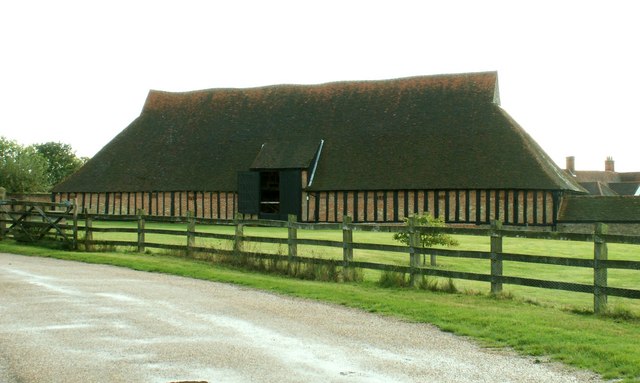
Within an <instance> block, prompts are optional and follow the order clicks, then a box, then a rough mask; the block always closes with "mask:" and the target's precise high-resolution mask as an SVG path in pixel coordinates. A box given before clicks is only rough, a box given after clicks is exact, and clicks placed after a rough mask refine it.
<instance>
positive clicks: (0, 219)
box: [0, 186, 7, 241]
mask: <svg viewBox="0 0 640 383" xmlns="http://www.w3.org/2000/svg"><path fill="white" fill-rule="evenodd" d="M6 199H7V189H5V188H3V187H2V186H0V201H4V200H6ZM5 219H6V217H5V214H4V208H2V210H0V241H2V239H3V238H4V231H5V230H6V229H7V223H6V222H4V220H5Z"/></svg>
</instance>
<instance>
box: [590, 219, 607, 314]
mask: <svg viewBox="0 0 640 383" xmlns="http://www.w3.org/2000/svg"><path fill="white" fill-rule="evenodd" d="M607 232H608V227H607V225H605V224H604V223H596V226H595V235H594V236H593V311H594V312H595V313H596V314H601V313H603V312H605V311H606V310H607V266H606V265H605V264H603V262H602V261H606V260H607V259H608V250H607V241H606V239H605V237H604V235H606V234H607Z"/></svg>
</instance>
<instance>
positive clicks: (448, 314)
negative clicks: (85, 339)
mask: <svg viewBox="0 0 640 383" xmlns="http://www.w3.org/2000/svg"><path fill="white" fill-rule="evenodd" d="M110 225H111V224H110ZM147 227H150V225H147ZM171 227H172V228H174V229H175V225H171ZM198 230H204V227H203V226H199V227H198ZM206 230H220V228H216V229H214V228H207V229H206ZM223 230H229V233H231V231H232V230H233V229H232V228H224V229H223ZM254 230H255V231H254ZM281 231H282V233H279V230H277V229H257V228H247V229H246V234H247V235H269V236H273V235H274V233H273V232H277V233H276V235H285V233H286V231H284V230H281ZM299 234H300V235H299V237H300V238H302V237H304V236H307V235H309V236H313V237H314V238H322V239H340V238H341V233H340V232H318V231H316V232H313V233H299ZM109 235H111V234H109ZM367 236H372V238H373V239H375V240H377V241H388V242H381V243H392V240H391V239H390V234H389V233H385V234H382V233H356V235H354V240H355V241H362V242H364V241H366V240H368V239H367V238H366V237H367ZM385 237H387V238H388V239H385ZM101 239H102V238H101ZM114 239H115V238H114ZM373 239H372V240H373ZM459 239H460V240H461V247H469V246H470V247H474V248H478V247H480V246H485V247H487V248H488V238H481V237H471V238H469V239H467V238H466V237H460V238H459ZM182 240H184V238H182V239H181V240H180V241H178V242H177V243H182ZM484 242H486V243H484ZM552 242H557V241H552ZM558 244H559V246H560V245H563V246H560V247H559V248H557V249H555V248H554V249H552V250H553V255H563V256H569V255H572V256H573V251H572V250H571V249H572V248H574V247H575V248H576V255H577V256H581V257H582V256H584V257H587V255H588V252H589V244H586V246H585V247H584V249H580V248H579V246H578V244H572V243H564V242H558ZM529 245H531V246H538V245H539V244H528V243H527V242H523V241H521V240H513V243H511V240H505V251H509V252H516V250H514V249H520V250H522V251H527V250H530V249H529V247H528V246H529ZM476 246H478V247H476ZM564 246H567V247H566V248H565V247H564ZM612 247H613V246H612ZM337 250H338V253H337V254H338V255H337V256H336V258H339V257H341V249H337ZM0 251H1V252H9V253H15V254H25V255H34V256H45V257H55V258H60V259H68V260H75V261H82V262H90V263H102V264H111V265H116V266H122V267H128V268H132V269H136V270H142V271H150V272H162V273H167V274H175V275H181V276H186V277H191V278H198V279H204V280H210V281H218V282H225V283H235V284H240V285H244V286H250V287H254V288H258V289H263V290H268V291H273V292H276V293H281V294H287V295H293V296H298V297H303V298H309V299H316V300H322V301H326V302H332V303H336V304H340V305H345V306H349V307H354V308H358V309H362V310H366V311H369V312H372V313H378V314H381V315H391V316H396V317H399V318H403V319H405V320H408V321H415V322H424V323H432V324H434V325H436V326H438V327H439V328H441V329H442V330H444V331H449V332H453V333H455V334H458V335H464V336H469V337H471V338H474V339H476V340H478V341H479V342H481V343H482V344H483V345H485V346H487V347H508V348H512V349H514V350H516V351H518V352H520V353H522V354H526V355H532V356H535V357H536V358H538V360H540V362H544V361H545V360H547V359H550V360H554V361H560V362H563V363H566V364H568V365H571V366H574V367H577V368H581V369H589V370H592V371H595V372H597V373H599V374H601V375H603V377H604V378H605V379H619V380H620V381H623V382H640V347H639V346H638V345H640V319H638V317H637V316H633V315H627V316H624V315H623V316H607V315H603V316H596V315H592V314H590V313H587V312H585V311H583V310H580V309H579V307H580V305H579V303H580V302H579V299H578V298H576V296H580V295H581V294H574V293H571V294H569V293H567V297H566V298H562V299H560V300H558V298H557V297H553V298H552V299H549V301H548V302H547V300H545V299H544V298H545V295H546V296H555V295H560V292H557V291H555V290H543V289H529V290H530V291H529V290H526V291H524V290H523V292H522V293H523V295H522V297H525V298H526V299H521V298H520V296H521V295H520V294H521V292H520V291H519V290H518V289H516V288H515V287H514V288H513V289H514V290H513V291H514V292H513V293H511V287H509V288H508V289H507V291H508V292H509V293H511V294H509V293H507V294H505V295H503V296H498V297H494V296H490V295H488V294H485V293H484V292H486V291H488V285H487V284H486V283H485V284H482V288H481V289H477V290H469V291H468V292H467V293H455V294H451V293H440V292H430V291H422V290H413V289H389V288H387V289H385V288H380V287H378V286H377V285H376V283H375V280H374V278H373V277H372V276H369V278H367V279H366V280H365V281H364V282H362V283H353V284H352V283H340V284H337V283H323V282H312V281H301V280H296V279H292V278H285V277H278V276H273V275H265V274H257V273H252V272H247V271H243V270H237V269H233V268H229V267H225V266H221V265H212V264H210V263H206V262H202V261H195V260H190V259H184V258H179V257H174V256H167V255H162V254H160V253H155V252H152V253H151V254H138V253H127V252H104V253H99V252H96V253H88V252H71V251H62V250H56V249H49V248H44V247H38V246H25V245H21V244H16V243H15V242H13V241H9V240H5V241H2V242H0ZM531 251H532V252H538V251H550V250H544V249H543V250H539V249H536V250H531ZM636 252H637V248H632V249H627V247H625V246H622V247H621V249H619V250H618V249H616V251H615V252H614V251H613V248H612V249H610V253H613V254H610V257H611V258H614V257H623V258H624V257H636V259H637V255H635V254H637V253H636ZM614 254H615V255H614ZM549 255H552V254H549ZM328 256H333V255H332V254H329V255H328ZM388 256H389V255H388ZM398 256H399V255H396V257H398ZM367 257H377V256H376V255H375V254H368V253H367V252H364V251H362V252H356V254H355V259H356V260H358V259H365V258H367ZM399 258H402V256H400V257H399ZM376 259H377V258H376ZM404 259H406V257H405V258H404ZM616 259H617V258H616ZM625 259H629V258H625ZM632 259H633V258H632ZM464 261H465V260H461V259H455V258H451V259H445V258H444V257H440V258H438V262H439V263H441V266H439V267H445V268H454V267H455V268H458V267H464V265H460V263H464ZM403 262H404V260H403ZM483 262H485V263H487V261H483ZM526 266H530V265H528V264H527V265H526ZM534 266H538V265H534ZM466 267H468V268H470V269H474V268H482V267H487V268H488V264H486V265H474V266H466ZM564 269H565V270H566V269H567V268H564ZM506 270H507V268H506V266H505V271H506ZM572 270H574V269H568V271H564V273H571V272H572ZM485 272H486V271H485ZM514 272H521V273H525V274H531V273H533V271H532V270H524V269H523V270H515V269H514ZM559 275H560V276H562V275H563V274H562V272H560V274H559ZM554 277H556V276H554ZM572 278H573V277H572ZM575 278H578V279H579V278H582V276H579V277H575ZM619 278H620V279H621V280H625V281H626V279H627V277H626V276H623V277H619ZM635 278H636V279H635V280H636V281H637V280H638V278H637V276H636V277H635ZM566 279H567V278H565V279H562V280H566ZM462 283H463V281H456V284H462ZM636 288H637V284H636ZM522 289H524V288H522ZM478 291H480V292H482V293H478ZM470 292H473V293H470ZM536 292H540V293H539V294H540V296H539V297H534V298H531V295H530V294H535V293H536ZM588 297H590V296H588ZM564 299H566V302H565V301H564ZM589 299H591V298H589ZM589 299H587V300H589ZM540 301H544V303H540ZM576 303H578V305H576ZM585 306H588V305H585ZM568 307H572V308H571V309H568Z"/></svg>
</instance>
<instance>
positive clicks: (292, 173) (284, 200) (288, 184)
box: [280, 169, 302, 220]
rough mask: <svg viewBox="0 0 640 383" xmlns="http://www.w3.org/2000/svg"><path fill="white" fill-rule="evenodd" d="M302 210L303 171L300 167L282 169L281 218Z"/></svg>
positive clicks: (297, 213) (298, 213)
mask: <svg viewBox="0 0 640 383" xmlns="http://www.w3.org/2000/svg"><path fill="white" fill-rule="evenodd" d="M301 212H302V172H301V171H300V169H286V170H280V219H282V220H286V219H287V215H289V214H295V215H296V216H297V217H298V220H300V218H301V217H300V213H301Z"/></svg>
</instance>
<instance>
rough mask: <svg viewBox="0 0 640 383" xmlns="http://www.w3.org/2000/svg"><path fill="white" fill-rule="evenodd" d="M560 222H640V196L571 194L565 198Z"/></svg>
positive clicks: (559, 216)
mask: <svg viewBox="0 0 640 383" xmlns="http://www.w3.org/2000/svg"><path fill="white" fill-rule="evenodd" d="M558 222H561V223H579V222H584V223H590V222H604V223H607V222H610V223H614V222H625V223H632V222H636V223H640V198H637V197H632V196H616V197H603V196H571V197H567V198H563V199H562V203H561V205H560V211H559V214H558Z"/></svg>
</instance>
